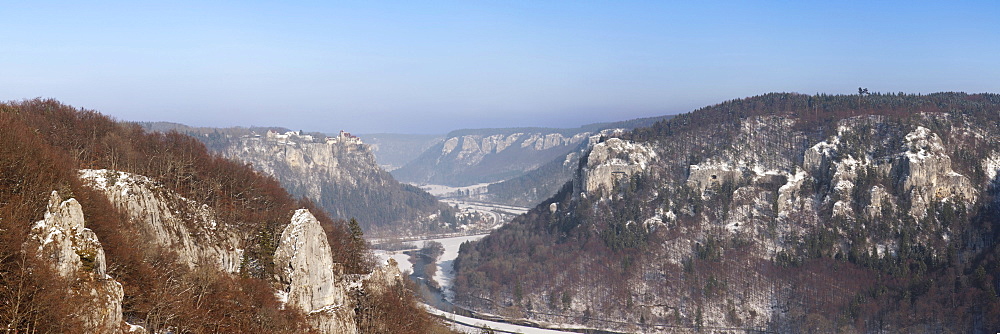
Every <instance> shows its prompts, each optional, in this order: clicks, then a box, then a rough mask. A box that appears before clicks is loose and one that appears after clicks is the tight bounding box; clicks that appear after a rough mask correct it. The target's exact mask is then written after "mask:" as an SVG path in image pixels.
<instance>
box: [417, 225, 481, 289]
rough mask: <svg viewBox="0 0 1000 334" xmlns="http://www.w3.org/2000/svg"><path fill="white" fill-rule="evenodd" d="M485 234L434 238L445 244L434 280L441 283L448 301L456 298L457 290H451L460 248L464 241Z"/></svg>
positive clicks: (472, 239)
mask: <svg viewBox="0 0 1000 334" xmlns="http://www.w3.org/2000/svg"><path fill="white" fill-rule="evenodd" d="M485 236H486V235H485V234H480V235H468V236H462V237H452V238H442V239H434V240H433V241H437V242H440V243H441V245H443V246H444V254H441V257H440V258H438V261H437V271H436V272H435V273H434V280H435V281H437V282H438V284H439V285H441V290H442V291H441V292H442V294H443V295H444V299H445V300H447V301H448V302H453V301H454V299H455V292H454V291H452V290H451V283H452V281H453V280H454V279H455V259H456V258H458V248H459V247H461V246H462V243H463V242H466V241H475V240H479V239H482V238H483V237H485ZM428 241H430V240H428Z"/></svg>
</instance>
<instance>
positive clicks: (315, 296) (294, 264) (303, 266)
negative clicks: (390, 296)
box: [274, 209, 357, 333]
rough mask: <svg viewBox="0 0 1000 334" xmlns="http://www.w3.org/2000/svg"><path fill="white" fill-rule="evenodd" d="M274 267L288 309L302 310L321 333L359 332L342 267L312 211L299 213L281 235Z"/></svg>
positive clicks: (300, 211)
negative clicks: (333, 255) (336, 260)
mask: <svg viewBox="0 0 1000 334" xmlns="http://www.w3.org/2000/svg"><path fill="white" fill-rule="evenodd" d="M274 265H275V272H276V273H275V274H276V276H277V277H275V279H276V280H277V281H278V282H280V283H281V284H282V290H280V291H279V295H281V296H282V297H283V298H287V299H286V304H285V305H286V307H295V308H298V309H300V310H302V311H303V312H304V313H306V314H307V315H308V317H309V321H310V323H311V324H312V325H313V327H314V328H316V329H317V330H319V331H321V332H322V333H356V332H357V329H356V327H355V326H354V324H355V322H354V306H353V300H352V299H351V298H350V297H349V295H348V286H347V284H345V281H344V272H343V267H342V266H341V265H339V264H337V263H334V262H333V257H332V253H331V251H330V244H329V243H328V242H327V240H326V234H325V233H324V232H323V227H321V226H320V224H319V221H317V220H316V217H314V216H313V215H312V213H310V212H309V210H306V209H300V210H298V211H296V212H295V214H294V215H293V216H292V221H291V223H290V224H288V226H287V227H285V230H284V231H283V232H282V233H281V241H280V242H279V244H278V248H277V249H276V251H275V254H274Z"/></svg>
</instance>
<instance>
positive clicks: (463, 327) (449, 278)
mask: <svg viewBox="0 0 1000 334" xmlns="http://www.w3.org/2000/svg"><path fill="white" fill-rule="evenodd" d="M485 236H486V235H485V234H479V235H468V236H459V237H448V238H439V239H429V240H424V241H416V242H414V244H415V245H416V246H417V247H422V246H423V243H425V242H429V241H436V242H440V243H441V245H443V246H444V253H443V254H442V255H441V257H439V258H438V261H437V270H436V271H435V273H434V280H435V281H437V282H438V284H440V285H441V292H442V294H443V295H444V298H445V300H447V301H449V302H451V301H452V300H454V297H455V293H454V291H452V290H451V287H452V282H453V281H454V279H455V267H454V263H455V259H456V258H458V248H459V247H461V245H462V243H464V242H466V241H475V240H479V239H481V238H483V237H485ZM375 255H376V256H378V257H379V259H380V260H381V261H382V263H383V264H385V263H386V262H387V261H388V260H389V259H390V258H392V259H395V260H396V263H398V264H399V270H400V271H402V272H407V271H410V272H412V270H413V263H411V262H410V259H409V255H406V254H404V253H403V252H402V251H396V252H390V251H383V250H376V251H375ZM425 307H426V308H427V309H428V312H430V313H432V314H435V315H437V316H440V317H442V318H445V319H447V320H448V321H449V322H451V323H452V324H453V328H455V329H457V330H459V331H462V332H466V333H479V329H480V328H483V327H489V328H490V329H493V330H495V331H497V332H498V333H505V332H506V333H524V334H552V333H573V332H566V331H559V330H552V329H542V328H536V327H528V326H520V325H514V324H509V323H504V322H496V321H489V320H482V319H476V318H470V317H466V316H461V315H457V314H454V313H450V312H447V311H444V310H440V309H437V308H434V307H432V306H430V305H425Z"/></svg>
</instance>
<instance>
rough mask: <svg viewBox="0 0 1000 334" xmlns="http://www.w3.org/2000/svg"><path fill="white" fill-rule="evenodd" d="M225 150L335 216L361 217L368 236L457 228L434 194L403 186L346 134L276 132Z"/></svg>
mask: <svg viewBox="0 0 1000 334" xmlns="http://www.w3.org/2000/svg"><path fill="white" fill-rule="evenodd" d="M223 146H224V147H223V148H222V149H221V151H220V153H222V154H223V155H224V156H226V157H227V158H230V159H234V160H238V161H243V162H246V163H249V164H251V165H253V166H254V168H255V169H257V170H259V171H261V172H264V173H265V174H268V175H271V176H273V177H274V178H276V179H277V180H278V181H279V182H280V183H281V185H282V186H283V187H284V188H285V189H287V190H288V192H289V193H291V194H293V195H296V196H305V197H307V198H309V199H310V200H312V201H313V202H315V203H317V204H319V205H320V206H322V207H323V208H324V209H326V211H327V212H329V213H330V214H331V215H332V216H334V217H339V218H343V219H348V218H356V219H357V220H358V222H360V223H361V226H362V227H363V228H364V229H365V232H366V233H368V234H369V235H378V234H383V235H387V234H404V235H409V234H420V233H427V232H431V231H438V230H440V231H442V232H447V231H450V229H454V228H455V226H454V223H455V222H454V218H455V214H454V212H452V211H451V210H452V209H451V208H450V207H448V206H446V205H443V204H441V203H439V202H438V201H437V199H435V198H434V196H432V195H430V194H428V193H426V192H424V191H422V190H420V189H418V188H416V187H412V186H408V185H404V184H400V183H399V182H398V181H396V180H395V179H393V177H392V175H390V174H389V173H388V172H386V171H384V170H382V169H381V168H380V167H379V166H378V164H377V163H376V162H375V157H374V156H373V155H372V153H371V150H370V148H369V147H368V145H365V144H364V143H362V142H361V139H359V138H357V137H354V136H352V135H350V134H348V133H345V132H342V133H341V134H340V135H339V136H337V137H328V138H325V139H320V138H313V137H311V136H305V135H297V134H295V133H288V134H280V135H279V134H271V135H268V136H244V137H242V138H233V139H232V140H230V141H228V142H227V144H226V145H223Z"/></svg>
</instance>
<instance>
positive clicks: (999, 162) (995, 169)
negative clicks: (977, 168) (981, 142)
mask: <svg viewBox="0 0 1000 334" xmlns="http://www.w3.org/2000/svg"><path fill="white" fill-rule="evenodd" d="M983 171H984V172H986V178H987V180H991V181H992V180H996V179H997V175H1000V153H998V152H993V154H992V155H990V157H989V158H986V160H983Z"/></svg>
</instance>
